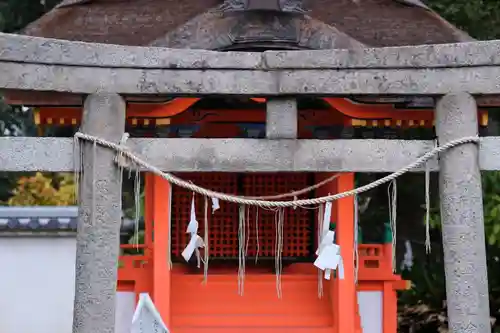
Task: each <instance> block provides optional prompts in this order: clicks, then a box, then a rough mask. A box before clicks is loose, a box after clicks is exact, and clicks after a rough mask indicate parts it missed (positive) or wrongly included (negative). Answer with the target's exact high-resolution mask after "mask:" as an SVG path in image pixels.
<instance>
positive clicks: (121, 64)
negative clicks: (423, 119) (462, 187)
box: [0, 34, 500, 96]
mask: <svg viewBox="0 0 500 333" xmlns="http://www.w3.org/2000/svg"><path fill="white" fill-rule="evenodd" d="M0 45H2V49H1V50H0V90H24V91H44V92H60V93H75V94H90V93H94V92H97V91H106V92H114V93H119V94H126V95H134V94H135V95H136V94H141V95H143V94H144V95H195V96H198V95H200V96H201V95H214V94H215V95H253V96H256V95H269V96H273V95H274V96H277V95H296V94H305V95H320V96H339V95H394V94H395V95H443V94H447V93H452V92H458V91H461V92H469V93H471V94H476V95H485V94H486V95H490V94H491V95H493V94H500V84H499V81H500V52H499V51H500V41H484V42H471V43H460V44H446V45H424V46H415V47H392V48H371V49H360V50H326V51H325V50H316V51H279V52H277V51H268V52H264V53H250V52H214V51H203V50H180V49H176V50H174V49H166V48H156V47H129V46H119V45H105V44H93V43H83V42H70V41H63V40H55V39H45V38H37V37H28V36H18V35H9V34H0Z"/></svg>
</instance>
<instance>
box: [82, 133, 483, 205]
mask: <svg viewBox="0 0 500 333" xmlns="http://www.w3.org/2000/svg"><path fill="white" fill-rule="evenodd" d="M75 139H76V140H78V139H80V140H84V141H90V142H93V143H94V144H98V145H100V146H103V147H107V148H111V149H113V150H115V151H117V152H118V153H119V154H120V155H121V156H123V157H126V158H128V159H129V160H130V161H131V162H133V163H134V164H135V165H137V166H141V167H142V168H144V169H146V170H148V171H149V172H152V173H154V174H156V175H158V176H160V177H162V178H164V179H166V180H167V181H169V182H170V183H172V184H174V185H177V186H180V187H183V188H186V189H188V190H190V191H193V192H196V193H198V194H201V195H204V196H207V197H211V198H217V199H219V200H223V201H228V202H232V203H237V204H241V205H249V206H259V207H262V208H273V207H280V208H285V207H297V206H311V205H319V204H322V203H325V202H329V201H334V200H338V199H342V198H345V197H349V196H351V195H355V194H360V193H363V192H366V191H369V190H371V189H374V188H376V187H377V186H380V185H382V184H385V183H388V182H390V181H392V180H394V179H396V178H398V177H400V176H401V175H403V174H405V173H407V172H409V171H411V170H413V169H415V168H417V167H419V166H421V165H422V164H424V163H425V162H427V161H428V160H430V159H431V158H433V157H434V156H437V155H438V154H439V153H442V152H444V151H446V150H448V149H450V148H453V147H455V146H459V145H462V144H466V143H476V144H477V143H479V137H477V136H468V137H463V138H460V139H456V140H452V141H450V142H447V143H446V144H444V145H442V146H438V147H435V148H434V149H432V150H431V151H429V152H427V153H425V154H424V155H423V156H421V157H419V158H418V159H417V160H415V162H413V163H410V164H409V165H407V166H405V167H403V168H401V169H399V170H398V171H396V172H394V173H392V174H390V175H388V176H386V177H383V178H380V179H378V180H376V181H374V182H372V183H370V184H367V185H364V186H361V187H358V188H355V189H353V190H350V191H346V192H342V193H337V194H333V195H327V196H323V197H318V198H312V199H302V200H294V201H266V200H258V199H249V198H245V197H241V196H236V195H230V194H225V193H221V192H216V191H212V190H208V189H205V188H203V187H200V186H197V185H195V184H193V183H191V182H187V181H185V180H183V179H180V178H178V177H176V176H174V175H172V174H170V173H167V172H163V171H161V170H160V169H158V168H157V167H155V166H153V165H151V164H149V163H148V162H146V161H144V160H143V159H141V158H139V157H138V156H136V155H134V154H133V153H132V152H130V150H129V149H128V148H127V147H126V146H124V145H119V144H116V143H113V142H109V141H106V140H103V139H101V138H98V137H95V136H92V135H88V134H84V133H81V132H77V133H76V134H75Z"/></svg>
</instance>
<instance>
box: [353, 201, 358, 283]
mask: <svg viewBox="0 0 500 333" xmlns="http://www.w3.org/2000/svg"><path fill="white" fill-rule="evenodd" d="M358 227H359V202H358V196H357V195H354V283H356V284H357V283H358V271H359V251H358V246H359V244H358Z"/></svg>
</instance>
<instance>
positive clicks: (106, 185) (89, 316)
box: [73, 93, 125, 333]
mask: <svg viewBox="0 0 500 333" xmlns="http://www.w3.org/2000/svg"><path fill="white" fill-rule="evenodd" d="M81 130H82V132H83V133H86V134H90V135H94V136H97V137H100V138H103V139H106V140H109V141H112V142H116V143H118V142H119V141H120V139H121V137H122V134H123V133H124V130H125V102H124V101H123V99H122V98H121V97H120V96H119V95H117V94H107V93H98V94H94V95H90V96H89V97H88V98H87V99H86V100H85V105H84V111H83V118H82V129H81ZM114 157H115V152H114V151H112V150H110V149H108V148H102V147H100V146H96V147H94V145H93V144H92V143H90V142H85V143H83V178H82V181H81V184H80V186H81V188H80V198H79V216H78V229H77V230H78V231H77V240H76V242H77V246H76V267H75V269H76V281H75V303H74V304H75V305H74V316H73V333H115V297H116V284H117V268H118V252H119V246H120V225H121V218H122V207H121V202H122V200H121V190H122V189H121V186H120V184H121V182H120V174H119V171H118V168H117V166H116V165H115V163H114V162H113V159H114Z"/></svg>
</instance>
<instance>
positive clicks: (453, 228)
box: [436, 93, 491, 333]
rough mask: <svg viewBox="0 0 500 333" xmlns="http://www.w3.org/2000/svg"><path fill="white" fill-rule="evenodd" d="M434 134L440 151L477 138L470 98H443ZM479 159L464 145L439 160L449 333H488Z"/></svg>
mask: <svg viewBox="0 0 500 333" xmlns="http://www.w3.org/2000/svg"><path fill="white" fill-rule="evenodd" d="M436 128H437V134H438V139H439V143H440V145H442V144H445V143H446V142H449V141H451V140H454V139H459V138H461V137H464V136H476V135H478V125H477V106H476V102H475V100H474V98H473V97H472V96H471V95H469V94H467V93H457V94H449V95H446V96H444V97H442V98H441V99H440V100H439V102H438V103H437V108H436ZM478 154H479V149H478V146H477V145H476V144H473V143H469V144H463V145H460V146H458V147H455V148H453V149H450V150H448V151H446V152H444V153H442V154H441V156H440V160H439V168H440V172H439V193H440V199H441V200H440V201H441V223H442V234H443V249H444V264H445V275H446V298H447V304H448V323H449V327H450V329H451V332H454V333H458V332H478V333H489V332H491V328H490V311H489V300H488V277H487V269H486V249H485V236H484V218H483V196H482V188H481V173H480V170H479V158H478Z"/></svg>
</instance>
